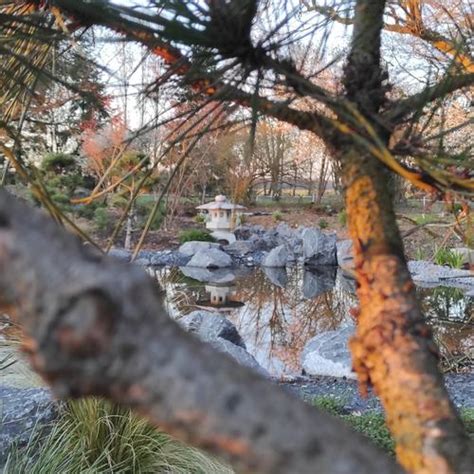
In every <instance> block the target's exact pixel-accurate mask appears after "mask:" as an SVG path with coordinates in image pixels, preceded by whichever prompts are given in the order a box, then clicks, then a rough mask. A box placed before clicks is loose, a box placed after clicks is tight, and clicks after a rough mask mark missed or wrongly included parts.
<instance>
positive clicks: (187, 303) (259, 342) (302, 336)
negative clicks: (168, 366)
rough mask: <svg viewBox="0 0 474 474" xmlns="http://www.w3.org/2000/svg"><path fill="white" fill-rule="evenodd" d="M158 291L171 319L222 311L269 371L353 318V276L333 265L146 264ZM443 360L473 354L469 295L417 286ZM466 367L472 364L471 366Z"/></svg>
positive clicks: (295, 362) (467, 359) (465, 360)
mask: <svg viewBox="0 0 474 474" xmlns="http://www.w3.org/2000/svg"><path fill="white" fill-rule="evenodd" d="M148 271H149V273H150V274H152V275H154V276H155V277H156V278H157V280H158V282H159V283H160V284H161V286H162V287H163V289H164V291H165V292H166V304H167V309H168V311H169V314H170V315H171V316H172V317H173V318H175V319H179V318H180V317H181V316H183V315H185V314H188V313H190V312H191V311H194V310H197V309H206V310H210V311H218V312H220V313H221V314H224V315H225V316H226V317H227V318H228V319H230V320H231V321H232V322H233V323H234V324H235V326H236V328H237V330H238V331H239V333H240V334H241V336H242V338H243V340H244V341H245V343H246V346H247V350H248V351H249V352H250V353H251V354H252V355H253V356H254V357H255V358H256V359H257V361H258V362H259V364H260V365H261V366H263V367H264V368H265V369H267V370H268V372H269V373H270V374H271V375H273V376H277V377H280V376H288V375H300V374H301V373H302V366H301V353H302V351H303V348H304V347H305V345H306V344H307V343H308V341H310V339H312V338H313V337H314V336H316V335H318V334H322V333H324V332H326V331H331V330H336V329H339V328H343V327H345V326H348V325H351V324H352V323H353V321H352V319H351V317H350V309H351V308H352V307H355V306H356V305H357V298H356V296H355V285H354V281H353V280H350V279H347V278H346V277H344V276H343V274H342V272H341V271H340V270H338V269H336V268H333V267H330V268H323V269H319V270H318V271H317V272H316V271H309V270H306V269H305V268H302V267H293V268H288V269H287V270H284V269H274V268H264V269H250V268H245V267H244V268H238V269H233V270H228V269H221V270H217V271H210V270H203V269H196V268H189V267H181V269H178V268H149V269H148ZM417 291H418V294H419V298H420V301H421V305H422V309H423V312H424V314H425V316H426V318H427V320H428V322H429V324H430V325H431V327H432V329H433V334H434V338H435V340H436V342H437V344H438V346H439V348H440V352H441V354H442V356H443V360H444V361H445V362H444V368H445V369H446V368H449V365H450V364H454V362H453V361H456V362H455V363H456V364H457V367H459V366H464V367H465V366H469V364H470V363H471V362H472V359H473V358H474V298H470V297H466V296H464V295H463V293H462V291H461V290H458V289H455V288H448V287H437V288H434V289H433V288H418V289H417ZM471 368H472V367H471Z"/></svg>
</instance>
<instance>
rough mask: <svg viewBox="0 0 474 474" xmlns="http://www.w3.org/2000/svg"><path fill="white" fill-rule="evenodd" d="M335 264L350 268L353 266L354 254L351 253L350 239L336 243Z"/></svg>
mask: <svg viewBox="0 0 474 474" xmlns="http://www.w3.org/2000/svg"><path fill="white" fill-rule="evenodd" d="M336 255H337V264H338V265H339V266H340V267H341V268H345V269H352V268H353V267H354V256H353V253H352V240H350V239H345V240H340V241H338V242H337V243H336Z"/></svg>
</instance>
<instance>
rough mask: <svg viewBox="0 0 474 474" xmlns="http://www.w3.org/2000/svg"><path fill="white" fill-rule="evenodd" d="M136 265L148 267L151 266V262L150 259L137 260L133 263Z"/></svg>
mask: <svg viewBox="0 0 474 474" xmlns="http://www.w3.org/2000/svg"><path fill="white" fill-rule="evenodd" d="M133 263H134V264H135V265H140V266H141V267H148V266H149V265H151V260H150V259H148V258H143V257H141V258H137V259H136V260H134V261H133Z"/></svg>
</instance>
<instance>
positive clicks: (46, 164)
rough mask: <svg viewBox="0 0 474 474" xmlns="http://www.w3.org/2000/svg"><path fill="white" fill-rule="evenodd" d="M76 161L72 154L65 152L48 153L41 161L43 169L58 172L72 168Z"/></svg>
mask: <svg viewBox="0 0 474 474" xmlns="http://www.w3.org/2000/svg"><path fill="white" fill-rule="evenodd" d="M75 164H76V162H75V160H74V157H73V156H72V155H68V154H67V153H48V154H47V155H45V156H44V157H43V160H42V161H41V169H42V170H43V171H54V172H59V171H62V170H64V169H66V168H72V167H73V166H75Z"/></svg>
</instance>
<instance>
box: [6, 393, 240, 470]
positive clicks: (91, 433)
mask: <svg viewBox="0 0 474 474" xmlns="http://www.w3.org/2000/svg"><path fill="white" fill-rule="evenodd" d="M53 472H54V473H81V474H84V473H88V474H92V473H94V474H95V473H101V474H102V473H103V474H105V473H107V474H118V473H150V474H151V473H167V474H168V473H173V474H221V473H222V474H231V473H232V472H233V471H232V470H230V469H229V468H228V467H226V466H224V465H222V464H220V463H219V462H217V461H215V460H213V459H211V458H210V457H209V456H207V455H205V454H204V453H202V452H201V451H199V450H198V449H195V448H191V447H188V446H186V445H184V444H182V443H180V442H178V441H176V440H174V439H173V438H171V437H170V436H169V435H167V434H166V433H162V432H160V431H159V430H157V429H155V428H154V427H153V426H151V425H150V424H149V423H147V422H146V421H145V420H143V419H142V418H139V417H138V416H136V415H134V414H133V413H132V412H131V411H130V410H128V409H125V408H121V407H118V406H116V405H113V404H112V403H110V402H108V401H105V400H102V399H99V398H87V399H81V400H74V401H69V402H67V403H66V405H65V407H64V410H63V413H62V415H61V417H60V419H59V421H58V422H56V423H54V424H53V425H52V426H51V428H50V430H49V432H47V433H46V434H44V433H43V434H41V433H38V432H36V433H35V434H34V435H32V437H31V439H30V441H29V442H28V444H27V446H26V447H24V448H15V449H13V451H12V452H11V453H10V455H9V457H8V460H7V463H6V466H5V468H4V474H19V473H21V474H23V473H25V474H26V473H28V474H51V473H53Z"/></svg>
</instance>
